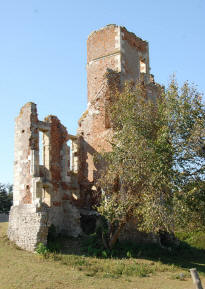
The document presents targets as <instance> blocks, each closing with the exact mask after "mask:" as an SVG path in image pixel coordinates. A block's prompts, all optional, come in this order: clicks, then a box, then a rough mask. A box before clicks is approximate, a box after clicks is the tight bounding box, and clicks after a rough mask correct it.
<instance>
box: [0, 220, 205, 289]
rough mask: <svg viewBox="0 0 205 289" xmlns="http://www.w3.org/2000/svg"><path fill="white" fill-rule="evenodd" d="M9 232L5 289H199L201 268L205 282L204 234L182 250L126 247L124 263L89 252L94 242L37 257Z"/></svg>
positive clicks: (3, 241)
mask: <svg viewBox="0 0 205 289" xmlns="http://www.w3.org/2000/svg"><path fill="white" fill-rule="evenodd" d="M6 230H7V223H0V268H1V269H0V287H1V289H8V288H12V289H15V288H16V289H19V288H21V289H24V288H25V289H29V288H38V289H46V288H49V289H52V288H59V289H64V288H72V289H82V288H83V289H84V288H86V289H89V288H101V289H111V288H117V289H124V288H132V289H133V288H143V289H150V288H158V289H164V288H166V289H173V288H175V289H185V288H192V287H193V283H192V280H191V276H190V273H189V269H190V268H192V267H196V268H197V270H198V272H199V274H200V277H201V279H202V283H203V282H204V281H205V263H204V260H205V258H204V257H205V256H204V254H205V253H204V252H205V251H204V249H205V245H204V244H205V243H204V242H202V243H200V244H199V242H201V240H202V239H203V240H204V239H205V234H204V233H202V232H201V233H199V235H194V234H193V233H192V234H191V233H190V234H182V236H179V237H180V238H182V239H183V242H181V244H180V247H178V249H177V248H172V249H170V250H167V249H162V248H160V247H159V246H157V245H152V246H150V245H147V246H146V245H141V246H140V245H138V246H136V245H135V246H134V245H133V244H132V245H131V244H128V243H124V244H123V245H122V248H121V250H122V249H123V251H124V253H126V250H127V253H126V254H125V256H124V257H122V256H119V255H118V256H115V257H109V256H105V254H103V252H102V254H101V256H99V257H97V256H96V253H97V252H95V251H93V250H89V248H91V247H92V246H93V242H94V240H93V236H90V237H88V238H87V239H72V238H71V239H62V238H60V239H57V240H56V241H55V242H56V244H55V247H59V248H61V251H59V252H56V251H55V250H52V249H49V248H46V252H45V250H44V249H45V248H43V251H42V252H41V253H40V254H32V253H29V252H26V251H24V250H21V249H19V248H18V247H16V245H14V244H13V243H12V242H10V241H9V240H8V239H7V237H6ZM57 243H59V245H60V246H57ZM189 244H190V245H192V246H190V245H189ZM196 244H197V246H196ZM88 251H89V252H88ZM145 277H146V278H145Z"/></svg>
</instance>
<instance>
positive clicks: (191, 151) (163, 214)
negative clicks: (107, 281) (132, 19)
mask: <svg viewBox="0 0 205 289" xmlns="http://www.w3.org/2000/svg"><path fill="white" fill-rule="evenodd" d="M111 103H112V105H110V119H111V122H112V126H113V138H112V141H111V144H112V151H111V152H109V153H104V154H102V155H101V156H100V158H101V159H102V158H103V159H104V161H105V162H106V166H105V167H104V169H102V171H101V176H100V178H99V179H98V182H97V186H99V187H100V188H101V191H102V197H101V203H100V206H99V207H98V211H99V212H100V213H101V215H103V216H104V217H105V218H106V219H107V220H108V223H109V226H108V228H109V230H108V233H107V237H108V239H107V245H106V246H107V247H109V248H112V247H113V246H114V244H115V242H116V240H117V239H118V237H119V234H120V232H121V230H122V229H123V227H124V226H125V224H126V223H128V222H130V221H133V220H135V223H136V226H137V227H138V230H143V231H147V232H156V233H157V232H159V231H160V230H163V231H167V232H173V231H174V226H175V224H178V225H179V224H180V225H182V222H181V220H182V216H186V226H187V228H188V227H190V226H193V224H194V223H198V217H199V215H200V218H201V219H200V220H201V221H200V225H204V224H205V214H204V213H203V212H202V211H201V209H202V206H203V205H202V202H201V201H199V198H198V197H196V193H195V192H197V194H198V195H200V198H201V199H200V200H203V202H204V201H205V190H204V184H205V183H204V176H205V175H204V173H205V162H204V157H205V146H204V139H205V138H204V137H205V108H204V105H203V104H202V98H201V95H200V93H198V92H197V90H196V89H195V88H194V87H193V86H191V85H189V84H188V83H185V84H184V85H183V87H182V88H181V89H179V87H178V85H177V83H176V81H175V80H173V81H171V83H170V85H169V87H168V89H167V90H164V89H162V90H161V93H160V95H159V97H158V98H157V99H155V100H153V99H149V98H148V97H147V93H146V89H145V88H144V87H143V86H141V85H140V84H138V85H137V86H136V87H134V88H133V86H131V85H129V84H127V85H125V87H124V89H123V91H121V92H116V93H115V94H113V95H112V97H111ZM193 195H194V197H195V198H197V200H198V202H199V203H200V206H198V205H196V206H195V208H193V206H192V202H190V198H192V197H193ZM203 211H205V210H203ZM190 214H191V215H190ZM192 217H193V218H192Z"/></svg>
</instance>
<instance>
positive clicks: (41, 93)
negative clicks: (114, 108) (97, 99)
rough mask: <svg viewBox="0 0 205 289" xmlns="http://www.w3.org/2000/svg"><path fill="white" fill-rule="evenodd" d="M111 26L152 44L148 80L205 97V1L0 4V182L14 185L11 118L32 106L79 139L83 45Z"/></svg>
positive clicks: (16, 0) (24, 0)
mask: <svg viewBox="0 0 205 289" xmlns="http://www.w3.org/2000/svg"><path fill="white" fill-rule="evenodd" d="M107 24H117V25H122V26H125V27H126V28H127V29H128V30H129V31H132V32H134V33H135V34H136V35H137V36H139V37H141V38H143V39H145V40H147V41H149V45H150V65H151V73H153V74H154V75H155V80H156V81H157V82H159V83H162V84H165V85H166V84H167V82H168V80H169V77H170V75H171V74H172V73H176V76H177V79H178V80H179V82H183V81H185V80H190V81H193V82H195V83H196V84H197V85H198V87H199V89H200V90H201V91H203V92H205V80H204V69H205V0H172V1H167V0H146V1H142V0H140V1H138V0H126V1H122V0H103V1H97V0H95V1H94V0H76V1H70V0H5V1H4V0H0V100H1V101H0V104H1V105H0V125H1V141H0V182H2V183H6V182H10V183H12V182H13V180H12V178H13V151H14V118H15V117H16V116H17V115H18V113H19V110H20V108H21V106H22V105H23V104H25V103H26V102H28V101H32V102H35V103H36V104H37V105H38V113H39V118H40V119H41V120H43V118H44V116H46V115H48V114H55V115H57V116H58V117H59V118H60V120H61V121H62V123H63V124H64V125H65V126H66V127H67V129H68V131H69V132H70V133H72V134H75V132H76V129H77V121H78V119H79V118H80V116H81V114H82V112H83V111H84V110H85V109H86V94H87V92H86V39H87V36H88V35H89V33H90V32H91V31H93V30H97V29H99V28H101V27H103V26H105V25H107Z"/></svg>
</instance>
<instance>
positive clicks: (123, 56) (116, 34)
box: [87, 24, 149, 102]
mask: <svg viewBox="0 0 205 289" xmlns="http://www.w3.org/2000/svg"><path fill="white" fill-rule="evenodd" d="M107 69H112V70H114V71H118V72H120V73H121V74H120V77H121V81H124V80H133V81H134V82H136V80H139V79H140V74H142V75H143V78H144V79H145V81H146V82H149V47H148V43H147V42H146V41H144V40H142V39H141V38H139V37H137V36H136V35H135V34H134V33H131V32H128V31H127V30H126V28H124V27H121V26H117V25H114V24H112V25H107V26H105V27H103V28H102V29H100V30H98V31H94V32H92V33H91V34H90V35H89V37H88V40H87V83H88V102H91V101H92V100H93V99H94V98H95V96H96V94H97V93H98V91H99V90H100V88H101V84H102V81H103V77H104V74H105V73H106V70H107Z"/></svg>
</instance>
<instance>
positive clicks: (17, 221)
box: [8, 204, 48, 251]
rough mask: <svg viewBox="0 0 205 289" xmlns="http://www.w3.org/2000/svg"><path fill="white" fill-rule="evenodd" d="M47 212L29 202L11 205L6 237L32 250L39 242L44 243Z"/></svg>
mask: <svg viewBox="0 0 205 289" xmlns="http://www.w3.org/2000/svg"><path fill="white" fill-rule="evenodd" d="M47 234H48V212H47V210H44V211H43V210H42V209H41V211H38V210H37V209H36V207H35V206H33V205H31V204H26V205H19V206H13V207H12V208H11V211H10V214H9V229H8V237H9V239H10V240H11V241H13V242H15V244H16V245H17V246H19V247H20V248H22V249H25V250H28V251H34V250H35V249H36V247H37V245H38V244H39V243H43V244H45V245H46V243H47Z"/></svg>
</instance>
